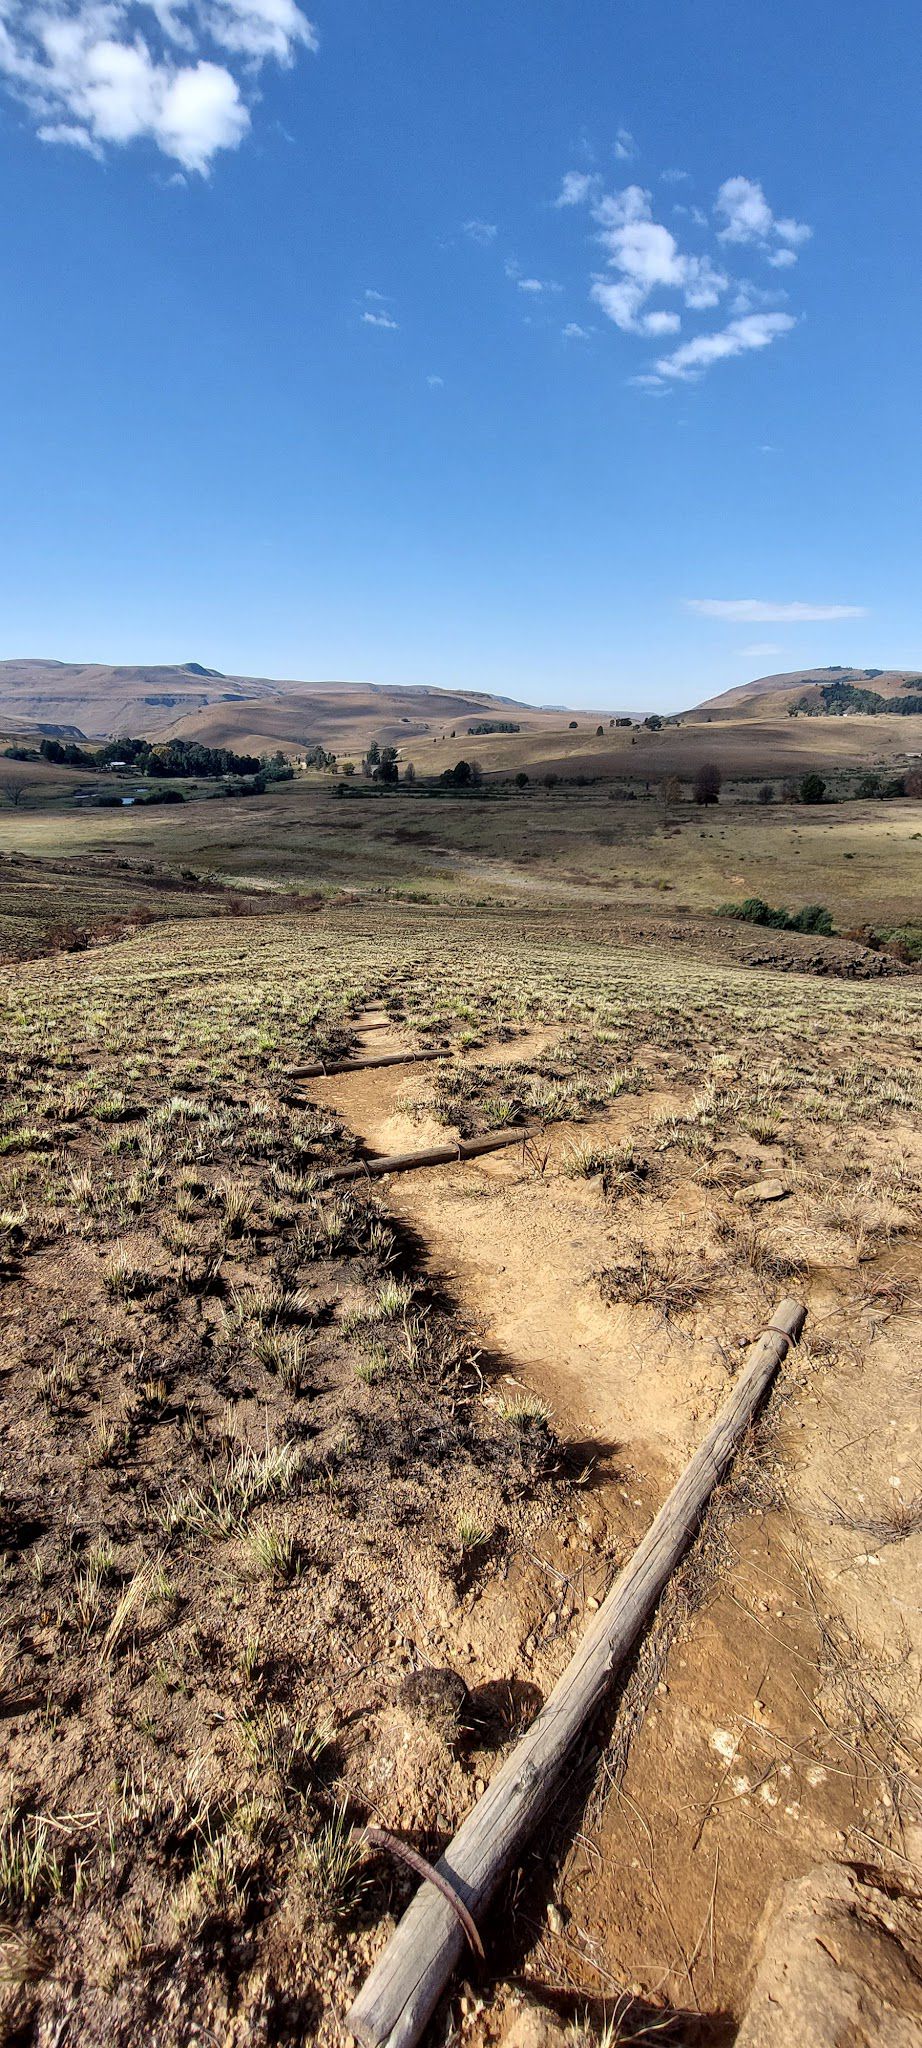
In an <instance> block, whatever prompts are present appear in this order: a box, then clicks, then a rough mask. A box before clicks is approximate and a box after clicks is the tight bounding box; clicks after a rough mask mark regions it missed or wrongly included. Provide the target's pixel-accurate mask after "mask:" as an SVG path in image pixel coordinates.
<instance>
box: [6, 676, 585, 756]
mask: <svg viewBox="0 0 922 2048" xmlns="http://www.w3.org/2000/svg"><path fill="white" fill-rule="evenodd" d="M519 716H523V717H527V718H528V719H529V720H530V721H534V722H537V723H539V724H540V723H542V722H544V721H546V720H548V719H550V720H551V721H552V722H553V721H555V720H556V721H559V717H560V714H559V713H556V714H555V713H550V712H546V711H534V710H532V709H531V708H530V707H529V706H527V705H516V704H515V703H514V701H513V699H511V698H508V697H497V696H492V695H490V694H489V693H487V692H484V691H478V690H464V691H457V690H438V689H428V688H407V689H402V688H393V689H391V688H387V687H385V686H383V685H378V684H375V683H351V682H338V681H318V682H316V683H310V682H304V681H278V680H270V679H268V678H266V677H262V676H222V675H219V674H218V673H217V672H216V671H213V670H208V669H204V668H202V666H201V665H200V664H198V663H192V664H190V665H187V666H186V667H181V666H177V667H145V666H143V665H141V666H137V667H132V666H128V667H114V668H113V667H106V666H105V665H104V664H102V663H93V662H90V663H82V662H63V661H40V660H20V661H2V662H0V724H2V726H3V727H4V729H9V730H10V731H13V730H28V729H30V728H32V727H34V726H35V725H46V726H56V727H57V726H62V725H63V726H69V727H73V728H76V729H77V730H78V731H79V732H82V733H85V734H86V736H87V737H88V738H97V739H102V738H105V737H107V736H108V735H109V734H116V735H117V734H119V733H129V732H130V733H132V734H138V735H141V736H144V737H153V736H155V735H158V736H159V735H162V734H164V733H166V732H174V731H175V732H178V733H179V735H180V736H181V737H185V738H196V739H202V740H204V741H205V743H206V744H207V745H209V746H228V747H232V748H235V749H236V750H238V751H240V750H241V749H242V748H243V742H244V735H245V734H248V735H249V740H250V741H252V742H254V743H256V744H257V745H261V746H268V745H270V743H271V744H272V745H280V744H284V745H287V746H289V747H290V748H292V749H297V748H298V747H300V746H304V745H305V744H306V743H309V742H310V741H311V740H320V741H322V742H323V744H324V745H333V744H334V742H335V741H340V742H342V743H344V744H347V745H349V746H359V747H361V746H367V744H368V742H369V740H371V739H372V738H378V739H379V740H380V739H381V738H384V737H387V736H388V734H389V732H390V730H391V728H392V727H397V728H401V727H402V726H404V725H406V724H407V722H409V723H411V724H413V725H415V726H416V728H417V729H419V728H420V727H421V728H422V729H424V730H425V731H427V732H428V731H429V730H430V729H431V730H435V731H439V730H441V729H442V728H443V727H444V726H446V725H451V724H452V723H454V722H455V721H457V720H459V719H462V720H463V719H467V720H468V721H473V720H475V719H476V718H478V717H481V718H504V717H505V718H508V717H513V718H515V717H519Z"/></svg>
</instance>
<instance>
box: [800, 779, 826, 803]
mask: <svg viewBox="0 0 922 2048" xmlns="http://www.w3.org/2000/svg"><path fill="white" fill-rule="evenodd" d="M825 794H826V784H825V782H824V781H823V778H822V776H821V775H805V776H804V778H803V781H802V782H801V785H800V801H801V803H802V804H821V803H822V801H823V798H824V796H825Z"/></svg>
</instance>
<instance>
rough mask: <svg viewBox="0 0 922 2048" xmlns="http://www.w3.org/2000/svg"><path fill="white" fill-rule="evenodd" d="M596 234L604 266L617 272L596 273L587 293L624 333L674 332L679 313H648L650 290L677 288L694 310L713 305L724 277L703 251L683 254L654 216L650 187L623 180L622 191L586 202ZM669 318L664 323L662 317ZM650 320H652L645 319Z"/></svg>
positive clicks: (723, 288) (723, 289)
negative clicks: (604, 254)
mask: <svg viewBox="0 0 922 2048" xmlns="http://www.w3.org/2000/svg"><path fill="white" fill-rule="evenodd" d="M591 212H592V217H593V220H594V221H595V222H596V223H597V225H598V228H599V236H598V239H599V241H600V242H601V243H602V246H603V247H604V248H605V249H606V250H607V252H608V261H609V266H610V268H611V269H612V270H614V271H617V272H618V273H619V275H618V276H617V278H615V279H612V278H609V277H606V276H604V274H603V275H602V276H598V275H597V276H596V277H595V278H594V279H593V282H592V286H591V289H590V297H591V298H592V299H593V300H594V301H595V304H596V305H597V306H601V308H602V311H603V312H604V313H606V314H607V315H608V318H609V320H613V321H614V323H615V325H616V327H620V328H622V329H623V331H624V332H625V333H628V334H631V333H633V334H664V333H675V332H676V329H677V326H678V316H676V315H669V316H661V315H660V314H658V313H649V314H646V315H645V316H644V317H642V314H643V308H644V307H645V305H646V302H647V300H648V299H649V298H650V296H651V294H652V293H653V292H654V291H658V290H665V291H678V292H681V293H682V296H683V298H684V300H685V304H686V305H687V306H689V307H691V308H692V309H694V310H695V311H699V310H701V309H702V308H704V307H708V306H716V304H717V302H718V299H719V297H720V294H721V293H722V292H724V291H726V289H727V286H728V283H729V279H728V278H726V277H725V276H724V274H723V272H722V271H720V270H718V269H717V268H716V267H715V265H714V264H713V263H712V262H711V260H710V258H709V257H708V256H687V255H685V254H684V253H683V251H682V250H681V249H680V248H679V245H678V242H677V241H676V238H675V236H674V234H672V232H671V230H670V229H669V228H667V227H664V226H663V224H662V222H661V221H657V220H654V218H653V206H652V200H651V197H650V194H649V192H645V191H644V189H643V187H642V186H640V185H627V186H626V187H625V188H624V190H623V191H622V192H612V193H607V194H603V195H602V196H601V197H598V198H596V199H595V200H594V201H593V203H592V207H591ZM664 317H668V326H664V325H663V324H662V319H663V318H664ZM651 322H652V323H653V324H652V325H651V324H650V323H651Z"/></svg>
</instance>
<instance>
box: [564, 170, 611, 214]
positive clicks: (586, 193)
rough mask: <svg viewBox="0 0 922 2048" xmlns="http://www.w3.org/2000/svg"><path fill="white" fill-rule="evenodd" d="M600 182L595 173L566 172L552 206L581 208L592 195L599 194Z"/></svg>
mask: <svg viewBox="0 0 922 2048" xmlns="http://www.w3.org/2000/svg"><path fill="white" fill-rule="evenodd" d="M601 189H602V180H601V178H600V177H599V174H598V172H597V171H567V172H565V174H564V177H563V181H562V183H561V187H560V191H559V192H558V194H557V197H556V199H555V200H553V201H552V204H553V205H554V206H583V205H584V204H585V202H586V200H587V199H591V198H592V196H593V193H595V192H600V191H601Z"/></svg>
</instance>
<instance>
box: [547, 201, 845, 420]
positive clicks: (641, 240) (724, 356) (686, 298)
mask: <svg viewBox="0 0 922 2048" xmlns="http://www.w3.org/2000/svg"><path fill="white" fill-rule="evenodd" d="M680 175H684V174H680V173H679V172H664V173H663V174H662V176H663V179H664V181H665V182H666V183H667V184H670V183H671V184H674V183H676V182H677V181H678V179H679V177H680ZM552 203H553V205H554V207H555V208H557V209H570V208H574V207H581V206H584V207H586V209H587V210H588V214H589V218H590V220H591V221H592V223H593V228H594V236H593V239H594V241H595V243H596V246H597V247H600V248H601V249H602V250H604V252H605V258H606V267H605V269H604V270H596V271H595V272H594V273H593V275H592V278H591V281H590V286H589V296H590V298H591V300H592V301H593V304H594V305H597V306H598V307H599V308H600V309H601V311H602V312H603V313H604V314H605V316H606V318H607V319H609V320H611V321H612V322H613V324H614V325H615V326H616V327H619V328H620V329H621V331H622V333H624V334H635V335H640V336H647V337H650V338H656V339H662V338H663V337H664V336H666V335H677V334H679V333H680V331H681V329H682V326H683V314H682V311H681V310H680V309H679V307H678V306H677V305H676V300H677V299H678V301H679V302H680V306H682V307H684V309H685V311H686V312H688V313H690V314H695V313H704V312H709V311H711V310H712V309H713V308H714V307H716V306H718V305H720V303H721V300H722V299H724V298H725V295H729V296H728V297H727V301H726V303H727V311H726V312H725V313H724V319H723V324H722V325H721V326H719V327H716V328H714V327H712V328H711V329H710V330H708V331H706V332H703V333H698V334H693V335H692V337H691V339H690V340H687V341H684V342H680V343H679V344H678V345H677V346H676V347H675V348H674V349H672V350H671V351H670V352H669V353H667V354H665V355H662V356H660V357H659V359H658V360H657V361H656V362H655V363H652V364H650V365H649V367H648V368H647V369H646V370H645V371H643V372H641V373H640V374H634V375H633V376H632V377H631V379H630V382H631V383H632V384H634V385H636V386H637V387H638V388H640V389H643V390H645V391H648V392H657V391H659V392H662V391H663V390H664V389H666V388H668V387H669V386H670V385H673V384H675V383H677V382H685V383H690V382H693V381H695V380H697V379H698V378H700V377H701V376H702V375H703V374H704V372H705V371H706V370H708V369H710V368H712V367H713V365H714V364H716V363H719V362H724V361H728V360H730V359H731V358H732V357H734V356H742V355H750V354H754V353H759V352H760V351H762V350H764V349H766V348H768V347H770V346H771V344H772V343H773V342H775V341H777V340H779V339H780V338H781V337H782V336H783V335H785V334H789V333H790V332H791V330H792V328H793V327H795V326H796V324H797V322H796V318H795V316H794V315H793V314H792V313H788V312H783V311H781V310H778V308H779V302H780V304H781V305H783V303H784V301H785V300H786V298H787V293H786V292H785V291H783V290H780V289H778V288H776V289H774V290H772V291H766V290H765V288H764V286H763V285H759V284H756V283H754V282H753V281H752V279H751V278H748V277H737V278H735V279H734V278H733V277H731V276H730V275H729V273H728V271H727V270H726V269H725V267H724V263H725V260H726V259H725V254H724V252H725V251H727V250H729V249H730V248H731V247H733V246H735V247H737V248H740V249H742V248H744V247H747V246H749V247H754V248H757V249H758V250H759V251H760V252H761V253H763V254H764V255H765V256H767V258H768V261H769V263H770V264H772V265H775V266H776V267H781V268H784V267H787V266H789V265H790V264H792V263H794V262H796V258H797V250H798V248H799V247H800V246H801V244H802V243H804V242H805V241H807V240H808V239H809V236H810V234H811V232H812V230H811V229H810V228H808V227H807V226H806V225H805V223H803V222H802V221H796V220H793V219H787V218H783V217H782V218H779V217H777V216H776V215H775V214H774V213H773V212H772V210H771V207H770V206H769V204H768V201H767V200H766V198H765V194H764V192H763V190H762V187H761V185H759V184H758V183H756V182H755V180H753V179H750V178H743V177H737V178H727V179H725V180H724V183H723V184H722V185H721V186H720V188H719V191H718V194H717V198H716V201H715V207H714V215H715V220H716V222H717V223H718V226H717V228H716V230H715V228H714V226H713V224H712V222H711V221H710V220H709V218H708V216H707V214H705V213H703V212H702V211H701V210H700V208H698V207H692V208H691V209H688V208H685V207H680V206H675V207H673V208H672V215H673V219H676V218H677V217H678V216H681V217H682V218H684V219H685V220H689V221H693V222H694V224H695V226H697V227H701V228H704V229H708V228H710V229H711V232H712V234H715V232H716V243H715V245H714V249H713V253H708V252H707V251H705V252H699V251H691V250H688V249H683V248H682V246H681V244H680V242H679V240H678V235H679V233H680V232H681V229H678V228H677V229H676V232H673V229H672V228H669V227H667V226H666V225H665V222H664V221H662V220H658V219H657V218H656V214H655V212H654V203H653V196H652V193H650V192H648V191H647V190H646V189H645V188H644V187H643V186H642V185H626V186H624V187H623V189H622V190H621V191H617V192H607V191H606V190H605V189H604V186H603V184H602V181H601V179H600V177H599V175H598V173H597V172H594V171H581V170H574V171H568V172H567V173H566V175H565V177H564V178H563V181H562V184H561V186H560V190H559V192H558V194H557V197H556V199H555V200H554V201H553V202H552ZM720 259H722V260H720ZM664 294H665V295H667V296H668V295H672V301H673V302H672V304H671V305H670V304H668V303H667V304H666V305H665V306H664V305H662V304H661V303H660V304H655V303H651V301H653V300H654V299H661V298H662V296H663V295H664ZM728 314H729V315H730V316H731V317H729V318H728Z"/></svg>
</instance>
